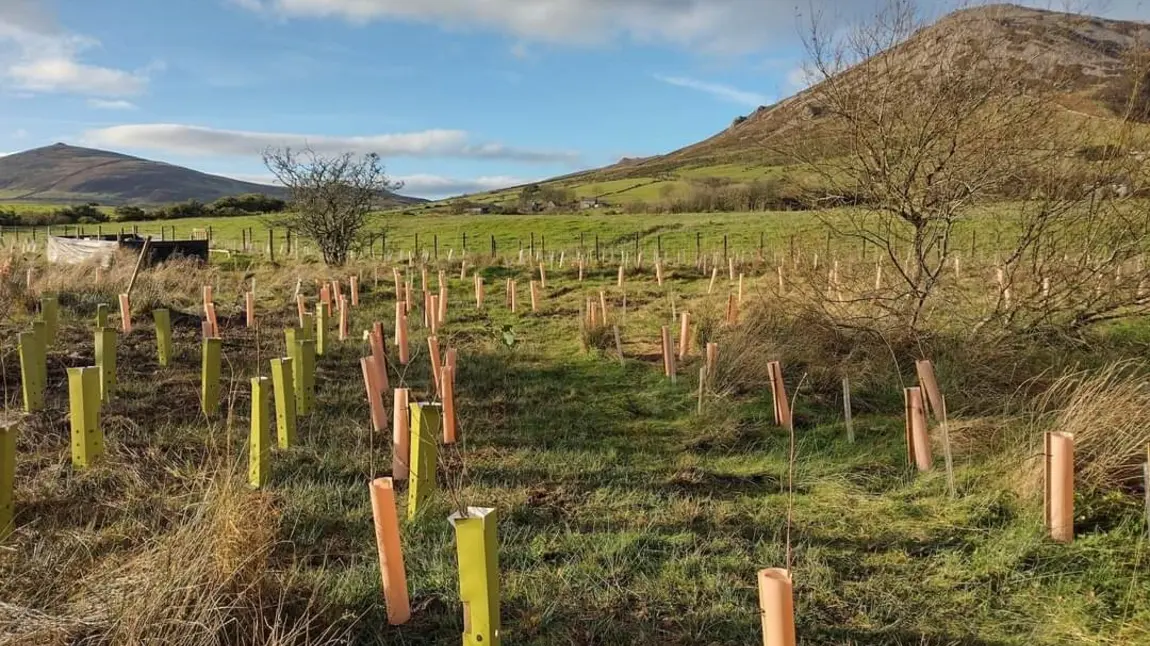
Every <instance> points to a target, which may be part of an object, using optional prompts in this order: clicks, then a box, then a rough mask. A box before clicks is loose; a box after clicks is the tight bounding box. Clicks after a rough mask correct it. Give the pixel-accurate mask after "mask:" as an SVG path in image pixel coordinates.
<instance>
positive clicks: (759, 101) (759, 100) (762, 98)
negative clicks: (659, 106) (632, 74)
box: [655, 74, 771, 108]
mask: <svg viewBox="0 0 1150 646" xmlns="http://www.w3.org/2000/svg"><path fill="white" fill-rule="evenodd" d="M655 78H656V79H657V80H659V81H662V82H664V83H667V84H669V85H675V86H678V87H685V88H688V89H691V90H696V91H698V92H704V93H706V94H710V95H711V96H713V97H715V98H718V99H722V100H723V101H728V102H730V103H738V104H740V105H745V106H750V107H752V108H757V107H759V106H760V105H767V104H768V103H771V101H770V99H768V98H767V96H766V95H763V94H759V93H758V92H748V91H746V90H740V89H738V88H734V87H731V86H729V85H722V84H720V83H708V82H707V81H700V80H698V79H692V78H686V77H683V76H663V75H661V74H656V75H655Z"/></svg>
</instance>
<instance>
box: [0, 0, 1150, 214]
mask: <svg viewBox="0 0 1150 646" xmlns="http://www.w3.org/2000/svg"><path fill="white" fill-rule="evenodd" d="M812 1H813V2H814V3H815V4H816V5H818V6H819V7H820V8H821V9H822V10H824V11H827V12H829V13H830V14H834V15H843V14H844V13H845V12H851V11H856V10H858V7H859V6H860V5H862V4H864V2H860V1H856V0H0V115H2V117H3V118H0V151H5V152H15V151H19V150H24V149H28V148H33V147H37V146H42V145H47V144H51V143H54V142H57V141H62V142H65V143H71V144H76V145H87V146H93V147H99V148H106V149H110V150H116V151H120V152H126V153H130V154H137V155H140V156H144V157H148V158H151V159H159V160H163V161H168V162H171V163H176V164H181V165H185V166H189V167H191V168H196V169H199V170H204V171H207V172H212V173H218V174H223V175H229V176H233V177H239V178H243V179H256V180H262V179H265V178H266V177H267V173H266V171H265V170H264V169H263V167H262V164H261V163H260V157H259V153H260V151H261V150H263V149H264V148H265V147H267V146H279V145H297V146H298V145H302V144H303V143H305V142H306V143H308V144H310V145H311V146H312V147H313V148H316V149H317V150H320V151H321V152H341V151H354V152H368V151H374V152H379V153H380V154H381V155H383V156H384V157H385V159H386V162H387V167H388V171H389V173H390V174H391V175H392V176H394V177H396V178H399V179H402V180H405V181H406V183H407V188H406V190H405V191H403V192H405V193H408V194H414V195H421V196H425V197H441V196H445V195H452V194H459V193H463V192H472V191H476V190H481V189H487V188H497V187H500V186H505V185H512V184H517V183H521V182H523V181H527V180H533V179H541V178H546V177H551V176H555V175H560V174H565V173H569V172H572V171H575V170H578V169H583V168H591V167H597V166H603V165H606V164H609V163H613V162H615V161H617V160H618V159H619V158H621V157H624V156H640V155H651V154H657V153H662V152H668V151H670V150H673V149H675V148H678V147H680V146H683V145H686V144H690V143H693V142H695V141H698V140H700V139H703V138H705V137H707V136H710V135H712V134H714V133H715V132H717V131H719V130H721V129H723V128H724V127H726V125H727V124H729V123H730V121H731V120H732V119H733V118H734V117H736V116H738V115H740V114H746V113H748V112H750V111H752V110H753V109H754V108H755V106H757V105H760V104H765V103H770V102H773V101H774V100H777V99H779V98H782V97H785V96H787V95H789V94H791V93H793V92H794V91H795V90H796V89H798V88H800V87H801V85H802V76H803V75H802V73H801V69H802V68H801V66H802V60H803V53H802V46H801V42H800V40H799V37H798V36H799V30H800V27H801V25H802V23H803V21H804V18H802V17H801V14H808V15H809V12H810V10H811V3H812ZM923 4H924V5H925V7H924V8H925V10H926V11H927V12H938V11H941V10H944V9H945V8H949V7H950V6H952V5H949V4H947V3H942V2H926V3H923ZM1031 4H1037V5H1039V6H1041V5H1043V4H1045V3H1031ZM1058 6H1061V3H1059V4H1058ZM1091 8H1092V9H1093V12H1096V13H1104V14H1106V15H1111V16H1115V17H1124V18H1139V17H1140V18H1142V19H1146V18H1148V17H1150V8H1147V7H1146V5H1144V4H1143V3H1142V2H1141V1H1140V0H1125V1H1123V0H1115V1H1111V2H1102V3H1095V4H1094V5H1093V6H1092V7H1091Z"/></svg>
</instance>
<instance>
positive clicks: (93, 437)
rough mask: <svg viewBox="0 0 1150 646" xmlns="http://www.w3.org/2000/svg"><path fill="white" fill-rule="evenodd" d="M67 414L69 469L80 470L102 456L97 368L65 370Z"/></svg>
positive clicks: (102, 443) (102, 434)
mask: <svg viewBox="0 0 1150 646" xmlns="http://www.w3.org/2000/svg"><path fill="white" fill-rule="evenodd" d="M68 412H69V415H68V418H69V421H70V423H71V427H72V466H73V467H75V468H77V469H83V468H86V467H89V466H91V465H92V464H94V463H95V461H96V460H98V459H100V457H101V456H102V455H104V432H103V431H102V430H100V369H99V368H96V367H95V366H91V367H87V368H68Z"/></svg>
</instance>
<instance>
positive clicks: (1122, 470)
mask: <svg viewBox="0 0 1150 646" xmlns="http://www.w3.org/2000/svg"><path fill="white" fill-rule="evenodd" d="M1034 411H1035V416H1034V419H1033V422H1032V424H1031V425H1030V434H1029V437H1028V444H1027V449H1026V452H1027V454H1028V455H1031V456H1037V455H1040V454H1041V452H1042V449H1041V446H1042V433H1043V432H1045V431H1057V432H1061V433H1070V434H1072V435H1074V462H1075V476H1074V477H1075V482H1076V486H1077V487H1079V488H1080V489H1081V490H1087V491H1090V490H1093V491H1099V490H1110V489H1120V488H1128V487H1133V486H1136V485H1137V483H1138V481H1139V480H1141V475H1142V471H1141V464H1142V463H1143V462H1145V460H1146V448H1147V446H1150V422H1147V420H1150V380H1148V379H1147V375H1146V370H1145V367H1144V366H1142V365H1140V362H1138V361H1133V360H1125V361H1116V362H1114V363H1111V364H1109V365H1107V366H1106V367H1104V368H1103V369H1101V370H1097V371H1096V370H1089V371H1087V370H1082V371H1075V372H1069V373H1067V374H1065V375H1063V376H1062V377H1061V378H1059V379H1058V380H1057V381H1055V382H1054V384H1053V385H1051V386H1050V388H1048V389H1047V390H1046V392H1044V393H1042V394H1041V395H1040V396H1038V397H1037V398H1036V399H1035V401H1034ZM1031 462H1032V463H1033V466H1032V467H1029V468H1028V469H1027V470H1026V477H1025V481H1026V483H1028V486H1027V487H1026V489H1028V490H1031V491H1041V486H1042V465H1041V460H1037V459H1035V460H1032V461H1031Z"/></svg>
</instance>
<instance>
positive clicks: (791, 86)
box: [785, 66, 816, 92]
mask: <svg viewBox="0 0 1150 646" xmlns="http://www.w3.org/2000/svg"><path fill="white" fill-rule="evenodd" d="M785 78H786V87H787V89H788V90H790V91H793V92H798V91H801V90H805V89H807V88H808V87H810V86H811V85H812V83H813V82H814V81H815V80H816V79H815V78H814V76H813V75H812V74H811V73H810V72H808V71H807V70H806V68H804V67H802V66H800V67H796V68H794V69H791V70H790V71H788V72H787V75H786V77H785Z"/></svg>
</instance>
